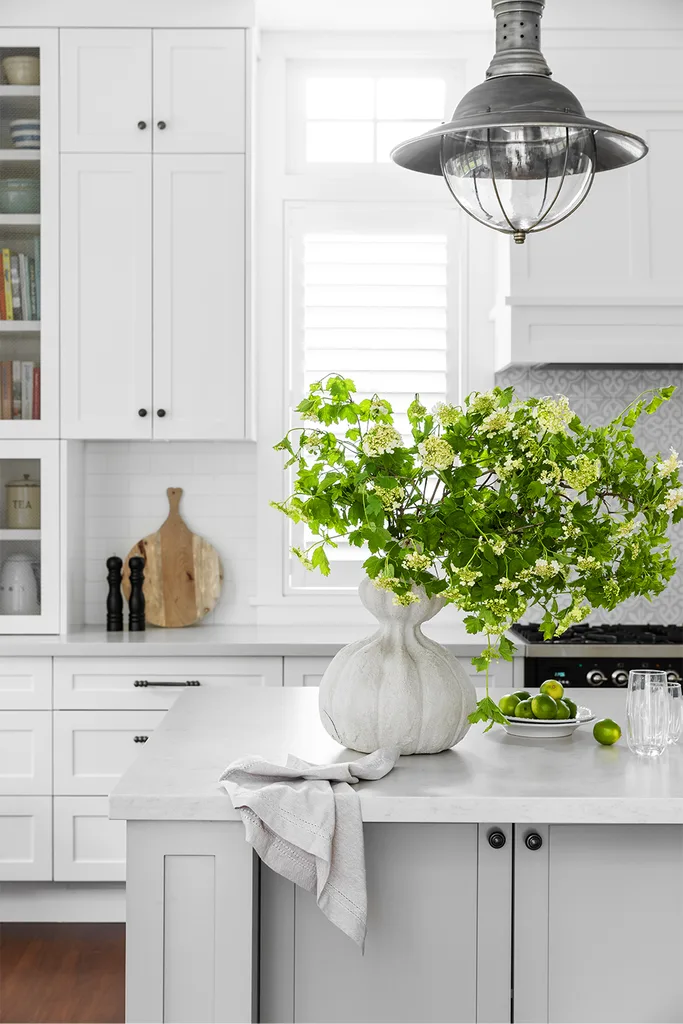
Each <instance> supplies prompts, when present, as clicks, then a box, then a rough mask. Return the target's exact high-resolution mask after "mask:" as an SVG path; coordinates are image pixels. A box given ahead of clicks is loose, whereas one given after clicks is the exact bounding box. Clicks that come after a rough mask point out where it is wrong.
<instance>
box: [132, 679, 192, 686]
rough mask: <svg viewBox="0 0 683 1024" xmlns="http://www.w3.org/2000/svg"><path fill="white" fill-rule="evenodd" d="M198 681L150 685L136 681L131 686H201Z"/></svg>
mask: <svg viewBox="0 0 683 1024" xmlns="http://www.w3.org/2000/svg"><path fill="white" fill-rule="evenodd" d="M201 685H202V684H201V683H200V682H199V680H198V679H187V680H186V681H185V682H184V683H150V682H149V680H147V679H136V680H135V682H134V683H133V686H201Z"/></svg>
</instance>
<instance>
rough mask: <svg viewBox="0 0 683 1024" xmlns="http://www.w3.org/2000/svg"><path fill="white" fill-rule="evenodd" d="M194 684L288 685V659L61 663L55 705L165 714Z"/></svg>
mask: <svg viewBox="0 0 683 1024" xmlns="http://www.w3.org/2000/svg"><path fill="white" fill-rule="evenodd" d="M188 682H198V683H199V685H200V686H201V687H207V686H208V687H228V686H282V659H281V658H269V657H261V658H208V657H199V658H189V657H184V658H183V657H175V658H56V659H55V668H54V706H55V708H59V709H64V710H74V711H75V710H87V709H93V710H99V709H104V708H111V709H119V710H131V711H136V712H137V711H141V710H150V711H153V710H159V709H161V710H165V709H167V708H170V707H171V705H172V704H173V703H174V702H175V701H176V700H177V698H178V697H179V696H180V695H181V694H183V693H185V692H186V684H187V683H188ZM136 683H137V685H136ZM140 684H145V685H140Z"/></svg>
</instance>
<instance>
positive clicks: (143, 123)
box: [138, 121, 147, 132]
mask: <svg viewBox="0 0 683 1024" xmlns="http://www.w3.org/2000/svg"><path fill="white" fill-rule="evenodd" d="M146 127H147V122H146V121H138V128H139V129H140V131H141V132H144V130H145V128H146Z"/></svg>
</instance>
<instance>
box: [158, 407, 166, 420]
mask: <svg viewBox="0 0 683 1024" xmlns="http://www.w3.org/2000/svg"><path fill="white" fill-rule="evenodd" d="M165 415H166V410H165V409H157V416H160V417H161V419H163V418H164V416H165Z"/></svg>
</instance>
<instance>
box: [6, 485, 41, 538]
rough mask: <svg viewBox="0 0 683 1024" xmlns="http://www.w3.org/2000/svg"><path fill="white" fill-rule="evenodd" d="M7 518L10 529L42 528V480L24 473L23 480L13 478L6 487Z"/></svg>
mask: <svg viewBox="0 0 683 1024" xmlns="http://www.w3.org/2000/svg"><path fill="white" fill-rule="evenodd" d="M5 491H6V499H5V500H6V513H7V514H6V517H5V518H6V520H7V528H8V529H9V530H39V529H40V481H39V480H31V478H30V476H29V474H28V473H24V477H23V479H22V480H11V481H10V482H9V483H8V484H7V485H6V487H5Z"/></svg>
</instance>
